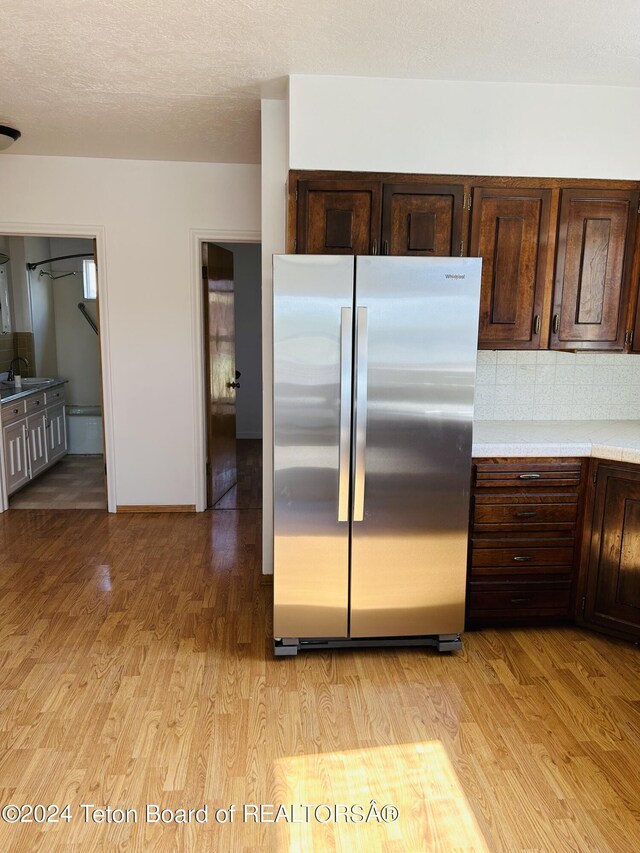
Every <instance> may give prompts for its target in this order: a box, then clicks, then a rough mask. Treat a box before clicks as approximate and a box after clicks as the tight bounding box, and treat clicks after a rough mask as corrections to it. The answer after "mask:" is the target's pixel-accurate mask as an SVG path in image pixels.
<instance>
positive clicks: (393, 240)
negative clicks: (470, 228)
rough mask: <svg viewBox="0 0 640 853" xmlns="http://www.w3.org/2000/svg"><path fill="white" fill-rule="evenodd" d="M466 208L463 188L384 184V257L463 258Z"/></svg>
mask: <svg viewBox="0 0 640 853" xmlns="http://www.w3.org/2000/svg"><path fill="white" fill-rule="evenodd" d="M463 207H464V187H463V186H462V185H455V184H447V185H443V184H431V185H424V186H419V185H416V184H385V185H384V188H383V196H382V249H381V253H382V254H384V255H416V256H423V257H438V256H439V257H442V256H449V255H461V254H462V211H463Z"/></svg>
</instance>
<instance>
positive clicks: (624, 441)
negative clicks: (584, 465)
mask: <svg viewBox="0 0 640 853" xmlns="http://www.w3.org/2000/svg"><path fill="white" fill-rule="evenodd" d="M473 455H474V456H475V457H481V456H485V457H486V456H513V457H518V456H594V457H597V458H598V459H613V460H615V461H616V462H637V463H640V421H637V420H624V421H605V420H598V421H475V423H474V425H473Z"/></svg>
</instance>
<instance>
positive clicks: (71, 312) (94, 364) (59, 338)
mask: <svg viewBox="0 0 640 853" xmlns="http://www.w3.org/2000/svg"><path fill="white" fill-rule="evenodd" d="M49 242H50V245H51V256H52V257H56V258H57V257H61V256H63V255H78V254H80V253H85V254H88V255H91V254H93V241H92V240H78V239H75V240H71V239H68V238H67V239H64V238H60V237H56V238H52V239H51V240H50V241H49ZM51 270H52V272H54V273H55V274H56V275H60V274H61V273H65V272H75V273H76V274H75V276H66V277H65V278H59V279H58V280H57V281H55V282H54V283H53V305H54V313H55V327H56V355H57V365H58V376H60V377H61V378H62V379H67V380H68V385H67V386H66V398H67V402H68V403H71V404H73V405H76V406H96V405H99V404H100V402H101V397H100V360H99V353H98V336H97V335H96V333H95V332H94V331H93V329H92V328H91V326H90V325H89V324H88V323H87V321H86V320H85V318H84V317H83V316H82V314H81V313H80V311H79V310H78V303H79V302H83V303H85V305H86V309H87V313H88V314H90V315H91V317H93V319H94V320H95V319H96V303H95V302H85V299H84V287H83V277H82V258H70V259H68V260H66V261H54V262H53V263H52V264H51Z"/></svg>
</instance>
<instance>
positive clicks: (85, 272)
mask: <svg viewBox="0 0 640 853" xmlns="http://www.w3.org/2000/svg"><path fill="white" fill-rule="evenodd" d="M82 282H83V286H84V298H85V299H97V297H98V280H97V278H96V262H95V261H94V260H93V258H88V259H86V260H84V261H83V262H82Z"/></svg>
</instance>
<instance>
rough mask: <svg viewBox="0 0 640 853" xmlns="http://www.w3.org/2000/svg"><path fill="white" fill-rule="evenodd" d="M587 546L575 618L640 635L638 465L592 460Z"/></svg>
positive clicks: (618, 632)
mask: <svg viewBox="0 0 640 853" xmlns="http://www.w3.org/2000/svg"><path fill="white" fill-rule="evenodd" d="M594 472H595V476H596V485H595V494H594V498H593V515H592V521H591V537H590V547H589V548H588V550H587V549H586V548H585V551H584V553H585V560H586V558H587V557H588V563H587V565H586V572H585V574H584V577H583V583H582V602H581V607H580V608H579V612H578V621H579V622H581V623H582V624H584V625H589V626H591V627H593V628H596V629H598V630H602V631H606V632H607V633H611V634H614V635H615V636H620V637H624V638H627V639H632V640H636V641H638V640H640V466H637V465H636V466H632V465H624V464H622V463H615V462H597V463H594Z"/></svg>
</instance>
